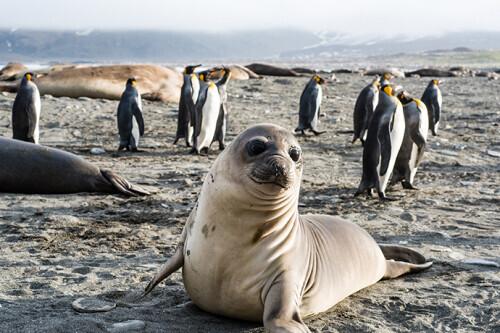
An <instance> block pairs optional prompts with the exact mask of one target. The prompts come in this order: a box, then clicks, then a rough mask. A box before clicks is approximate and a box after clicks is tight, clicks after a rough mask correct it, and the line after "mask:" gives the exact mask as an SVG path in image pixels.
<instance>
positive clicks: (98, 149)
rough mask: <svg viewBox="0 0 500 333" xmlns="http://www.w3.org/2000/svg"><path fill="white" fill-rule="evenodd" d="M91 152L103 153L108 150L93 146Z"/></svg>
mask: <svg viewBox="0 0 500 333" xmlns="http://www.w3.org/2000/svg"><path fill="white" fill-rule="evenodd" d="M90 153H91V154H92V155H102V154H106V151H105V150H104V149H103V148H100V147H98V148H91V149H90Z"/></svg>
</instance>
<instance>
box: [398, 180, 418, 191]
mask: <svg viewBox="0 0 500 333" xmlns="http://www.w3.org/2000/svg"><path fill="white" fill-rule="evenodd" d="M401 185H403V188H404V189H405V190H414V191H418V188H417V187H415V186H413V184H412V183H410V182H409V181H407V180H403V181H402V182H401Z"/></svg>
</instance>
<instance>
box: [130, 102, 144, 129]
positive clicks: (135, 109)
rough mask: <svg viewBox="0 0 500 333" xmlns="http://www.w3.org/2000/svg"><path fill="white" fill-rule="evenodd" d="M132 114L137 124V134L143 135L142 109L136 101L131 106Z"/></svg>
mask: <svg viewBox="0 0 500 333" xmlns="http://www.w3.org/2000/svg"><path fill="white" fill-rule="evenodd" d="M132 114H133V115H134V117H135V120H136V121H137V125H139V135H140V136H143V135H144V118H143V117H142V111H141V109H140V108H139V105H138V104H137V103H134V106H133V107H132Z"/></svg>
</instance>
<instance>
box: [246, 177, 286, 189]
mask: <svg viewBox="0 0 500 333" xmlns="http://www.w3.org/2000/svg"><path fill="white" fill-rule="evenodd" d="M250 179H251V180H253V181H254V182H255V183H257V184H260V185H264V184H273V185H277V186H279V187H281V188H283V189H285V190H286V189H288V188H289V185H288V184H282V183H281V182H279V181H277V180H274V181H273V180H270V181H265V180H258V179H255V178H254V177H252V176H250ZM287 183H288V182H287Z"/></svg>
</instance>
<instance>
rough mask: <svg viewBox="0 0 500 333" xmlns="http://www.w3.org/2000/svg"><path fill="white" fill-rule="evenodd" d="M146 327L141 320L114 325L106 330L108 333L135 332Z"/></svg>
mask: <svg viewBox="0 0 500 333" xmlns="http://www.w3.org/2000/svg"><path fill="white" fill-rule="evenodd" d="M145 327H146V323H145V322H143V321H142V320H135V319H134V320H127V321H123V322H121V323H114V324H113V325H111V327H110V328H108V332H110V333H122V332H137V331H142V330H143V329H144V328H145Z"/></svg>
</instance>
